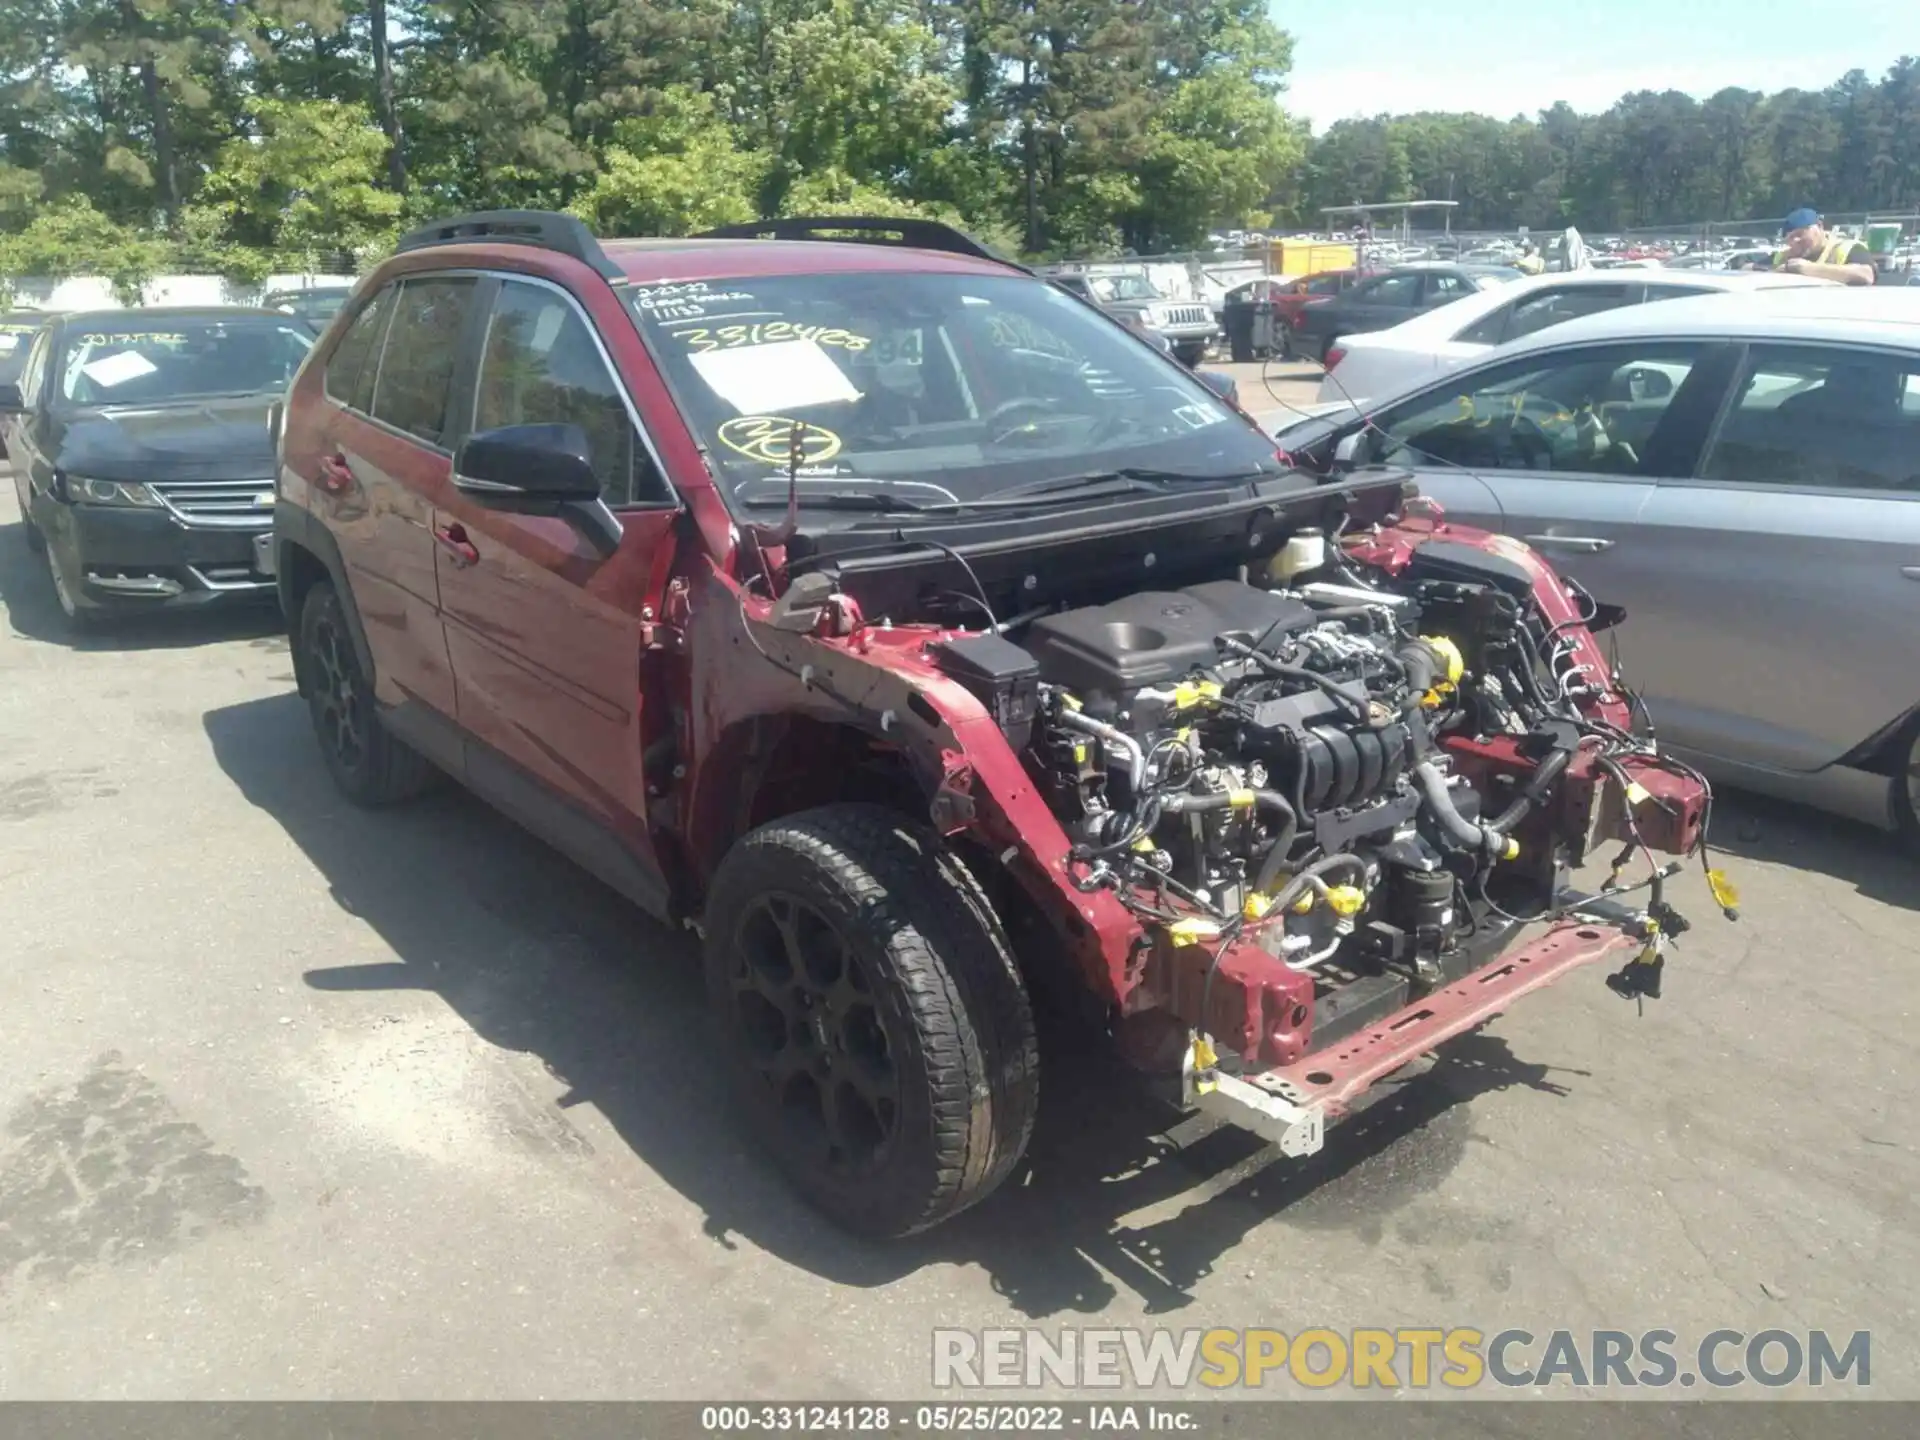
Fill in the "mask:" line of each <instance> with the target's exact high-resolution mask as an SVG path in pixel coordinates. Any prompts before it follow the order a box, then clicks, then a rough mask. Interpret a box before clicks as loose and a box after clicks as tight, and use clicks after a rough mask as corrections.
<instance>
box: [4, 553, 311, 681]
mask: <svg viewBox="0 0 1920 1440" xmlns="http://www.w3.org/2000/svg"><path fill="white" fill-rule="evenodd" d="M0 603H3V604H4V605H5V606H6V612H7V621H8V623H9V624H10V625H11V626H12V627H13V629H14V631H15V632H16V633H18V634H20V635H23V636H25V637H26V638H27V639H29V640H38V641H41V642H43V643H45V644H49V645H64V646H66V647H67V648H68V649H69V650H89V651H134V650H173V649H181V648H184V647H187V646H192V645H205V644H208V643H209V642H211V641H215V640H245V639H249V638H257V637H259V636H263V635H276V634H281V633H284V632H285V630H286V625H285V623H284V622H283V621H282V619H281V617H280V609H279V606H278V605H277V604H276V603H275V602H274V601H273V600H272V599H271V598H270V597H269V598H264V599H257V598H255V597H253V596H251V595H250V596H247V597H245V598H244V599H236V600H230V601H225V602H223V603H221V604H218V605H210V606H202V607H199V608H195V609H190V610H174V611H167V612H156V613H153V614H140V613H138V612H132V613H128V614H125V615H115V616H113V617H112V618H111V619H110V620H108V621H106V622H104V623H101V622H96V624H95V625H94V626H91V627H88V628H86V629H81V628H78V627H76V626H75V625H74V624H73V622H72V621H70V620H68V619H67V617H66V615H65V614H63V613H62V612H61V609H60V602H59V601H57V600H56V599H54V597H53V582H52V581H51V580H50V579H49V578H48V577H47V564H46V560H45V559H44V557H42V556H41V555H38V554H36V553H35V552H34V551H33V550H31V549H29V548H28V546H27V527H26V526H25V525H22V524H20V523H19V522H18V521H16V522H14V523H13V524H11V525H0Z"/></svg>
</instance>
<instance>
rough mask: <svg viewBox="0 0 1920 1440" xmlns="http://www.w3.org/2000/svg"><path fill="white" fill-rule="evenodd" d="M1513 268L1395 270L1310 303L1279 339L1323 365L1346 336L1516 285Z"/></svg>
mask: <svg viewBox="0 0 1920 1440" xmlns="http://www.w3.org/2000/svg"><path fill="white" fill-rule="evenodd" d="M1519 278H1520V272H1519V271H1518V270H1516V269H1514V268H1513V267H1512V266H1511V265H1467V264H1459V263H1455V262H1453V261H1430V262H1425V263H1421V264H1417V265H1395V266H1394V267H1393V268H1392V269H1390V270H1382V271H1381V272H1380V273H1379V274H1377V275H1368V276H1367V277H1365V278H1364V279H1362V280H1359V281H1357V282H1355V284H1354V285H1353V286H1352V287H1351V288H1349V289H1347V290H1343V291H1342V292H1341V293H1340V294H1338V295H1332V296H1329V297H1327V298H1326V299H1324V300H1321V299H1313V300H1309V301H1308V302H1307V303H1306V304H1305V305H1302V306H1301V307H1300V308H1299V309H1298V310H1296V311H1295V312H1294V314H1293V323H1292V325H1291V326H1289V327H1288V330H1287V333H1286V335H1285V336H1284V337H1283V339H1284V341H1285V345H1286V349H1287V352H1288V353H1289V354H1292V355H1298V356H1301V357H1303V358H1306V359H1312V360H1319V361H1321V362H1323V363H1324V362H1325V360H1326V358H1327V352H1328V351H1329V350H1332V349H1334V348H1335V347H1336V346H1338V345H1339V343H1340V339H1341V337H1342V336H1345V335H1361V334H1365V333H1366V332H1368V331H1372V330H1385V329H1386V328H1387V327H1388V326H1390V325H1398V324H1400V323H1401V322H1402V321H1403V320H1411V319H1412V318H1413V317H1414V316H1416V315H1418V314H1420V313H1421V312H1422V311H1423V310H1432V309H1434V308H1436V307H1438V306H1441V305H1447V304H1451V303H1452V302H1453V301H1455V300H1463V299H1465V298H1466V297H1467V296H1469V295H1474V294H1478V293H1479V292H1480V291H1482V290H1487V289H1491V288H1492V287H1494V286H1496V285H1505V284H1507V283H1508V282H1509V281H1513V280H1518V279H1519Z"/></svg>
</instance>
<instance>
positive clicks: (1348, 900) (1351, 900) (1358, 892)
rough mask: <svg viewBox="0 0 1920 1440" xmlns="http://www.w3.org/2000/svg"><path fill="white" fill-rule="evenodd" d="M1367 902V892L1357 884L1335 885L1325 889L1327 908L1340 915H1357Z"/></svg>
mask: <svg viewBox="0 0 1920 1440" xmlns="http://www.w3.org/2000/svg"><path fill="white" fill-rule="evenodd" d="M1366 904H1367V892H1366V891H1364V890H1362V889H1361V888H1360V887H1359V886H1357V885H1335V886H1334V887H1333V888H1332V889H1330V890H1329V891H1327V908H1328V909H1330V910H1331V911H1333V913H1334V914H1336V915H1340V916H1351V915H1358V914H1359V913H1360V912H1361V911H1362V910H1363V909H1365V908H1366Z"/></svg>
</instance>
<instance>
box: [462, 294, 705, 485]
mask: <svg viewBox="0 0 1920 1440" xmlns="http://www.w3.org/2000/svg"><path fill="white" fill-rule="evenodd" d="M503 425H578V426H579V427H580V429H581V430H582V431H584V432H585V434H586V436H587V441H588V444H589V446H590V447H591V454H592V456H593V468H594V471H595V473H596V474H598V475H599V477H600V497H601V499H603V500H605V501H606V503H607V504H609V505H614V506H618V505H631V504H635V503H639V504H656V503H659V502H661V501H664V500H667V499H670V498H671V495H670V492H669V491H668V489H667V486H666V483H665V481H664V480H662V478H661V477H660V475H659V472H658V471H657V470H655V469H654V466H653V462H652V459H651V457H650V456H649V455H648V454H647V451H646V447H645V446H644V445H643V444H641V442H640V437H639V435H638V433H637V432H636V431H635V430H634V426H633V418H632V416H631V415H630V414H629V413H628V411H627V406H626V402H625V401H624V400H623V399H622V397H621V389H620V384H619V382H618V381H617V380H615V379H614V377H613V376H612V375H611V374H610V373H609V372H608V370H607V365H606V361H605V360H604V359H602V358H601V355H600V348H599V346H597V345H596V344H594V340H593V333H592V331H590V330H589V329H588V328H587V324H586V321H585V320H583V319H582V318H581V316H580V312H579V311H577V310H576V309H574V307H573V306H572V305H571V304H569V303H568V302H567V301H566V299H565V298H563V297H562V296H560V295H558V294H555V293H554V292H553V291H551V290H548V289H545V288H544V287H542V286H538V285H527V284H522V283H519V282H516V281H511V280H509V281H507V282H506V283H505V284H503V285H502V286H501V287H500V298H499V300H498V301H497V302H496V303H495V305H494V309H493V318H492V320H491V321H490V322H489V324H488V327H487V343H486V347H485V349H484V351H483V352H482V357H481V362H480V383H479V387H478V389H477V391H476V393H475V396H474V414H473V428H474V429H475V430H492V429H496V428H498V427H500V426H503Z"/></svg>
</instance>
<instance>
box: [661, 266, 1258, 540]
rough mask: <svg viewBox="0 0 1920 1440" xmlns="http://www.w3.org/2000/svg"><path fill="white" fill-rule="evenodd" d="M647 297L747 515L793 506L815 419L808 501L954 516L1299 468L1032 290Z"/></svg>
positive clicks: (767, 284)
mask: <svg viewBox="0 0 1920 1440" xmlns="http://www.w3.org/2000/svg"><path fill="white" fill-rule="evenodd" d="M631 303H632V306H633V310H634V314H635V315H636V316H637V317H638V319H639V322H640V328H641V330H642V332H643V333H644V334H645V336H646V338H647V341H648V344H649V346H650V348H651V349H652V350H653V352H654V354H655V355H656V356H657V357H658V358H659V360H660V363H661V366H662V368H663V370H664V372H665V375H666V379H667V383H668V384H669V386H670V387H671V388H672V390H673V392H674V395H675V398H676V399H677V400H678V401H679V404H680V408H681V410H682V411H683V412H684V413H685V415H686V417H687V420H688V423H689V424H691V425H692V427H693V429H694V431H695V433H696V434H697V435H698V437H699V439H700V440H701V442H702V443H703V444H704V445H705V446H706V448H707V450H708V452H709V454H710V456H711V458H712V463H713V466H714V473H715V478H716V480H717V481H718V483H719V484H720V486H721V488H722V490H723V492H724V493H725V494H726V495H727V497H728V499H729V501H730V502H731V503H734V504H736V505H745V506H747V507H749V508H753V507H758V506H767V505H774V504H780V503H784V501H785V497H786V493H787V484H788V481H787V462H788V456H789V452H790V447H791V445H792V443H793V435H794V432H795V426H796V423H798V424H800V425H803V426H804V427H805V428H804V430H803V431H802V432H801V438H800V441H799V449H800V459H801V464H800V466H799V476H800V486H799V489H800V494H801V498H802V502H803V503H806V502H807V501H808V500H809V499H812V500H814V502H815V503H816V504H818V503H819V497H824V496H833V497H836V499H838V500H844V498H845V497H847V496H849V495H856V494H857V495H861V496H862V497H863V498H864V499H865V500H867V501H870V502H873V503H875V504H876V505H879V504H882V503H885V502H887V501H892V502H894V503H893V508H899V509H911V508H935V509H938V508H942V507H951V506H956V505H966V504H971V503H974V502H979V501H984V500H987V499H989V497H993V496H996V495H1003V494H1006V493H1011V492H1013V491H1016V490H1018V491H1020V492H1021V493H1022V494H1033V493H1034V492H1035V491H1036V490H1042V491H1043V490H1045V489H1046V488H1047V486H1048V483H1049V482H1052V481H1059V480H1066V479H1069V478H1079V477H1084V476H1087V475H1089V474H1090V473H1092V472H1114V471H1119V470H1122V469H1126V470H1133V471H1145V470H1151V471H1155V472H1162V473H1163V474H1165V475H1166V476H1168V477H1169V478H1170V480H1180V481H1184V480H1196V479H1197V480H1227V479H1247V478H1250V477H1252V476H1254V475H1278V474H1283V473H1285V471H1284V467H1283V465H1282V463H1281V462H1280V460H1279V458H1278V456H1277V454H1276V453H1275V449H1274V445H1273V442H1272V441H1271V440H1268V439H1266V438H1265V437H1263V436H1262V435H1261V434H1260V432H1259V431H1258V430H1257V429H1256V428H1255V427H1254V426H1253V425H1252V424H1250V423H1249V422H1248V421H1247V420H1246V419H1245V418H1244V417H1243V416H1241V415H1240V414H1239V413H1238V412H1236V411H1235V410H1233V409H1232V408H1231V407H1229V406H1228V405H1226V404H1224V403H1223V402H1222V401H1221V400H1220V399H1219V398H1218V397H1217V396H1216V395H1214V393H1213V392H1212V391H1210V390H1209V389H1207V388H1206V386H1204V385H1202V384H1201V383H1200V382H1199V381H1197V380H1195V379H1194V378H1193V377H1192V376H1191V375H1190V374H1189V373H1188V372H1186V371H1185V370H1183V369H1181V368H1180V367H1178V366H1177V365H1173V364H1170V363H1169V362H1168V361H1167V360H1165V359H1164V358H1162V357H1161V356H1160V355H1158V354H1156V353H1155V352H1154V351H1153V350H1152V349H1150V348H1149V347H1148V346H1146V345H1145V344H1143V343H1142V342H1141V341H1140V340H1138V339H1136V338H1135V337H1133V336H1132V335H1129V334H1128V333H1127V332H1126V331H1125V330H1124V329H1122V328H1121V327H1120V326H1118V325H1116V324H1114V323H1113V321H1112V320H1110V319H1108V318H1106V317H1105V316H1103V315H1101V314H1100V313H1099V312H1098V311H1096V310H1093V309H1090V308H1089V307H1088V306H1087V305H1086V304H1085V303H1083V302H1081V301H1078V300H1075V299H1074V298H1073V297H1071V296H1069V295H1065V294H1063V293H1061V292H1060V291H1059V290H1058V289H1056V288H1055V287H1054V286H1052V285H1048V284H1044V283H1041V282H1036V281H1034V280H1031V279H1026V278H1022V277H1018V276H1011V275H1009V276H995V275H941V274H890V275H888V276H886V277H885V278H884V281H878V280H876V278H875V277H874V276H873V275H871V274H817V275H779V276H750V277H747V278H743V279H728V280H716V281H711V282H690V283H681V284H663V285H641V286H637V287H635V290H634V293H633V297H632V301H631ZM1056 498H1057V497H1056ZM840 508H844V505H843V506H841V507H840Z"/></svg>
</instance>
